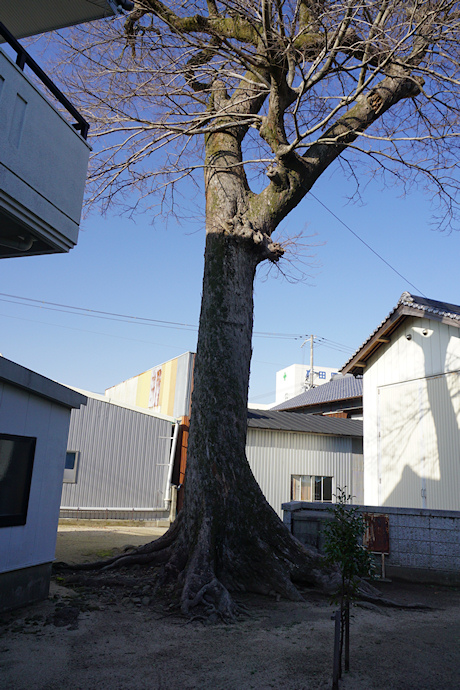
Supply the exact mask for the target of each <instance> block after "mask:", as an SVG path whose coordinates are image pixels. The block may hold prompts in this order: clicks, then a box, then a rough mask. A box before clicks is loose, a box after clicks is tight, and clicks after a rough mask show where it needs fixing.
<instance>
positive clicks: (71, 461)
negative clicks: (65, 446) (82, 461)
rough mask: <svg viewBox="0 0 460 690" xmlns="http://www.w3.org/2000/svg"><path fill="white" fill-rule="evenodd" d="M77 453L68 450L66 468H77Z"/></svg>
mask: <svg viewBox="0 0 460 690" xmlns="http://www.w3.org/2000/svg"><path fill="white" fill-rule="evenodd" d="M75 455H76V453H74V452H73V451H70V452H69V451H68V452H67V453H66V454H65V468H66V470H73V469H75Z"/></svg>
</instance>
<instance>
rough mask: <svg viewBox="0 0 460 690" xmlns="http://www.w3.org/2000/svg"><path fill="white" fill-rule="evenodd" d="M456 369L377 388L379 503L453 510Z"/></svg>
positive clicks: (457, 482) (457, 480)
mask: <svg viewBox="0 0 460 690" xmlns="http://www.w3.org/2000/svg"><path fill="white" fill-rule="evenodd" d="M459 391H460V374H459V373H458V372H452V373H449V374H445V375H442V376H432V377H428V378H423V379H418V380H415V381H407V382H405V383H401V384H396V385H392V386H385V387H382V388H380V390H379V397H380V432H381V442H380V455H381V459H380V472H381V480H382V481H381V487H382V490H381V504H382V505H389V506H395V507H398V506H403V507H406V508H432V509H439V510H458V508H459V495H460V467H459V458H460V431H459V426H460V400H459Z"/></svg>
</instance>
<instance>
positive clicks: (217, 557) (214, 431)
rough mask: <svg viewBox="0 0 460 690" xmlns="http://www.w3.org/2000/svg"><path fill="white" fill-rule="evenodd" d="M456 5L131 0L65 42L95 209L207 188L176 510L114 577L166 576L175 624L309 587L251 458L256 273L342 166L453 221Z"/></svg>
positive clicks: (301, 560) (275, 257)
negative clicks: (91, 151) (247, 597)
mask: <svg viewBox="0 0 460 690" xmlns="http://www.w3.org/2000/svg"><path fill="white" fill-rule="evenodd" d="M459 4H460V3H457V2H448V1H447V0H437V1H436V2H435V1H432V0H378V1H374V0H346V1H343V2H336V1H332V0H223V1H221V0H183V1H182V2H181V1H180V0H165V1H164V2H161V1H160V0H138V1H137V2H136V5H135V10H134V11H133V12H132V13H131V14H130V15H129V16H128V17H127V18H126V19H125V20H124V21H123V22H121V21H119V20H118V21H111V22H108V23H101V24H98V25H95V26H94V27H92V28H89V29H87V30H83V29H82V28H79V29H77V30H75V33H74V34H73V37H72V38H68V37H67V38H66V39H64V44H65V49H66V51H67V58H66V62H68V64H69V65H71V71H70V72H69V71H67V77H66V79H67V88H68V89H71V90H72V92H73V97H74V98H75V97H76V95H77V94H79V102H80V106H81V107H82V108H83V110H84V112H85V113H86V115H87V116H88V118H89V119H90V121H91V122H92V131H93V134H94V135H95V136H96V137H97V139H98V141H96V144H95V146H96V155H95V157H94V159H93V163H92V172H91V177H90V186H89V189H90V199H91V200H92V201H93V202H99V203H100V204H102V206H108V205H110V204H113V203H116V202H117V201H118V202H119V203H121V204H122V205H125V207H126V209H129V210H130V211H132V210H133V209H135V208H136V207H137V206H139V207H140V208H142V207H145V204H150V201H149V200H150V199H152V198H156V199H157V200H158V202H159V203H160V204H161V205H163V210H164V209H165V208H166V210H167V209H168V208H169V207H168V204H169V203H173V200H174V189H175V186H177V184H179V183H180V181H181V180H182V179H184V178H187V179H190V177H191V176H192V177H193V175H196V174H198V175H199V176H200V177H201V176H202V175H204V193H205V199H206V249H205V271H204V280H203V297H202V307H201V316H200V328H199V337H198V346H197V357H196V368H195V385H194V392H193V400H192V418H191V429H190V439H189V448H188V466H187V478H186V493H185V506H184V509H183V511H182V512H181V513H180V515H179V517H178V519H177V520H176V522H175V523H174V525H173V526H172V527H171V529H170V530H169V532H168V533H166V535H165V536H164V537H163V538H161V539H160V540H158V541H156V542H154V543H152V544H151V545H149V546H147V547H144V548H143V549H140V550H139V552H137V553H136V554H134V555H132V556H129V557H127V558H123V559H118V560H117V562H116V563H114V565H116V564H117V563H126V562H134V561H136V562H149V563H159V564H163V566H164V575H165V577H167V578H169V579H170V580H172V581H173V582H175V583H177V586H178V589H179V591H180V593H181V604H182V610H183V611H184V612H185V613H189V612H191V611H196V610H197V607H201V608H204V609H205V610H206V611H208V612H209V611H217V612H218V613H219V614H220V615H222V616H223V617H231V616H232V614H233V611H234V605H233V601H232V598H231V595H230V594H229V592H231V591H235V590H249V591H255V592H264V593H270V592H273V593H276V594H279V595H282V596H286V597H289V598H297V597H298V596H299V594H298V591H297V589H296V587H295V584H294V583H295V582H296V581H300V580H303V581H306V582H310V583H321V581H322V577H323V575H322V572H321V564H320V561H319V559H318V558H317V557H316V556H315V555H313V554H311V553H309V552H307V550H305V549H303V548H302V546H301V545H300V544H299V543H298V542H297V541H296V540H294V539H293V538H292V537H291V536H290V534H289V533H288V531H287V530H286V529H285V528H284V526H283V525H282V523H281V522H280V520H279V519H278V517H277V516H276V515H275V513H274V512H273V511H272V509H271V508H270V507H269V505H268V504H267V502H266V501H265V499H264V497H263V495H262V493H261V491H260V489H259V487H258V485H257V483H256V481H255V479H254V477H253V475H252V473H251V470H250V469H249V466H248V463H247V461H246V457H245V439H246V426H247V416H246V415H247V391H248V379H249V367H250V359H251V336H252V323H253V281H254V275H255V271H256V268H257V266H258V265H259V264H260V263H261V262H264V261H271V262H278V261H279V260H280V259H282V256H283V251H284V250H283V246H282V244H280V243H278V242H277V241H276V239H275V238H274V232H275V230H276V228H277V227H278V225H279V224H280V222H281V221H282V220H283V219H285V218H286V216H287V215H288V214H289V212H290V211H291V210H292V209H293V208H294V207H295V206H297V204H299V203H300V202H301V201H302V199H303V198H304V197H305V196H306V195H307V194H308V192H309V190H310V189H311V188H312V187H313V185H314V184H315V182H316V181H317V180H318V178H319V177H320V176H321V175H322V174H323V173H324V172H325V171H326V170H327V169H328V167H329V166H331V164H333V163H334V162H336V161H337V162H339V163H340V164H341V165H342V166H343V169H344V172H345V173H347V174H349V175H350V176H351V177H352V178H354V180H355V182H356V183H359V180H360V176H362V175H366V174H368V173H369V172H370V171H372V174H381V175H383V176H384V177H385V178H387V179H388V178H389V179H391V178H394V179H395V180H397V181H402V182H403V184H406V185H407V184H417V186H418V187H419V188H420V187H421V186H422V185H423V188H424V189H425V190H426V193H427V194H431V196H432V198H433V200H434V202H435V205H436V211H437V213H438V219H439V222H440V224H441V225H449V224H450V223H451V221H452V219H453V217H454V215H455V210H456V194H457V192H458V180H457V172H458V171H457V159H458V144H457V141H458V136H459V132H460V128H459V121H458V113H459V84H460V81H459V79H460V75H459V21H460V7H459ZM360 166H361V167H360ZM364 179H365V178H364ZM155 194H156V195H157V196H156V197H154V195H155ZM158 195H159V196H158ZM143 205H144V206H143Z"/></svg>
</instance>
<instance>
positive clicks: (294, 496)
mask: <svg viewBox="0 0 460 690" xmlns="http://www.w3.org/2000/svg"><path fill="white" fill-rule="evenodd" d="M291 501H321V502H323V503H332V477H318V476H315V475H311V474H292V475H291Z"/></svg>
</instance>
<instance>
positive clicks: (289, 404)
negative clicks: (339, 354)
mask: <svg viewBox="0 0 460 690" xmlns="http://www.w3.org/2000/svg"><path fill="white" fill-rule="evenodd" d="M362 395H363V380H362V379H357V378H355V377H354V376H352V375H351V374H350V375H347V376H334V377H333V378H332V379H331V380H330V381H328V382H327V383H323V384H322V385H321V386H317V387H316V388H310V390H308V391H305V392H304V393H301V394H300V395H296V396H295V398H291V399H290V400H285V401H284V402H282V403H280V404H279V405H276V406H275V407H272V408H271V409H272V410H292V409H294V408H297V407H305V406H306V405H319V404H321V403H326V402H332V401H335V400H348V399H350V398H360V397H362Z"/></svg>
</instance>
